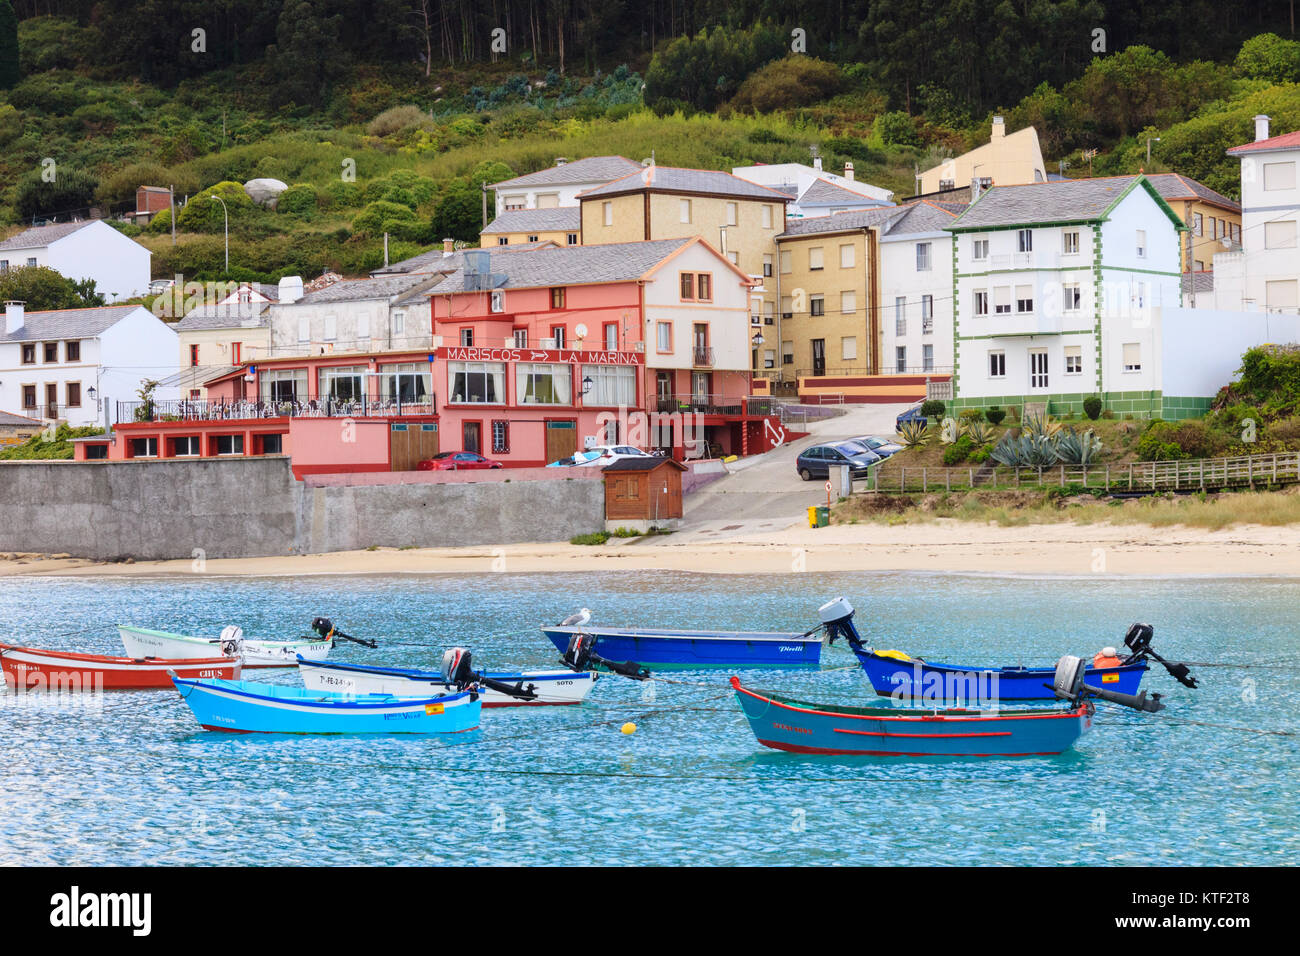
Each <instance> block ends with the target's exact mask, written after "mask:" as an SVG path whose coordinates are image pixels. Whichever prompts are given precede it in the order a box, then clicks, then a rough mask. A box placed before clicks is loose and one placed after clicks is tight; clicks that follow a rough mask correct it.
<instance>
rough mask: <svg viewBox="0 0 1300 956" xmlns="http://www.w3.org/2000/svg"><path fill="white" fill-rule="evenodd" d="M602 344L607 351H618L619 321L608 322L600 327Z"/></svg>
mask: <svg viewBox="0 0 1300 956" xmlns="http://www.w3.org/2000/svg"><path fill="white" fill-rule="evenodd" d="M600 333H601V344H602V347H603V348H604V349H605V351H606V352H617V351H618V323H617V322H606V323H605V324H604V325H602V326H601V328H600Z"/></svg>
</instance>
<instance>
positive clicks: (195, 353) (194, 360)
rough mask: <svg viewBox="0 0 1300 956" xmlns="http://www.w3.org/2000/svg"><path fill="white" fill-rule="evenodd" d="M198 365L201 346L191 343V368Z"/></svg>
mask: <svg viewBox="0 0 1300 956" xmlns="http://www.w3.org/2000/svg"><path fill="white" fill-rule="evenodd" d="M198 365H199V347H198V346H197V345H191V346H190V368H198Z"/></svg>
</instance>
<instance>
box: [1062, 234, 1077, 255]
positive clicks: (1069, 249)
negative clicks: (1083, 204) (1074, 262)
mask: <svg viewBox="0 0 1300 956" xmlns="http://www.w3.org/2000/svg"><path fill="white" fill-rule="evenodd" d="M1078 251H1079V230H1078V229H1067V230H1065V232H1063V233H1062V234H1061V252H1063V253H1065V254H1066V255H1067V256H1073V255H1076V254H1077V253H1078Z"/></svg>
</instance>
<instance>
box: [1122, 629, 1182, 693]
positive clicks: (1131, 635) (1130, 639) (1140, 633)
mask: <svg viewBox="0 0 1300 956" xmlns="http://www.w3.org/2000/svg"><path fill="white" fill-rule="evenodd" d="M1154 634H1155V628H1153V627H1152V626H1151V625H1150V624H1134V625H1133V626H1131V627H1130V628H1129V629H1128V633H1127V634H1125V635H1124V646H1125V647H1127V648H1128V649H1129V650H1130V651H1132V653H1131V654H1129V656H1128V657H1127V658H1125V659H1124V663H1125V664H1136V663H1138V662H1139V661H1144V660H1146V659H1147V658H1148V657H1149V658H1151V660H1153V661H1156V662H1157V663H1159V664H1162V665H1164V668H1165V670H1167V671H1168V672H1169V676H1171V677H1173V678H1174V679H1175V680H1176V681H1178V683H1180V684H1182V685H1183V686H1184V687H1191V688H1195V687H1196V686H1197V681H1196V678H1195V677H1192V676H1191V671H1190V670H1188V668H1187V665H1186V664H1179V663H1177V662H1176V661H1167V660H1165V659H1164V658H1163V657H1161V656H1160V655H1159V654H1157V653H1156V652H1155V651H1153V650H1152V649H1151V637H1152V635H1154Z"/></svg>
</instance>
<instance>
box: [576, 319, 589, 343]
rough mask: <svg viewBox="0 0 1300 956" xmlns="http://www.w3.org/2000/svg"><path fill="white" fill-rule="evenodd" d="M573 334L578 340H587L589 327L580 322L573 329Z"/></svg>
mask: <svg viewBox="0 0 1300 956" xmlns="http://www.w3.org/2000/svg"><path fill="white" fill-rule="evenodd" d="M573 334H574V336H575V337H576V338H580V339H585V338H586V337H587V327H586V326H585V325H583V324H582V323H581V322H579V323H578V324H577V325H575V326H574V327H573Z"/></svg>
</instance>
